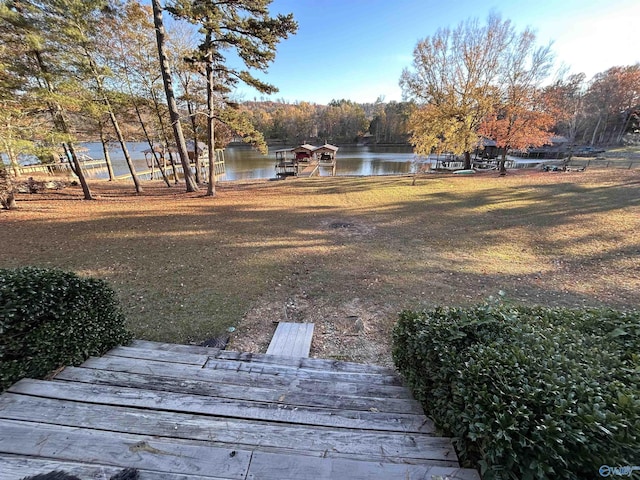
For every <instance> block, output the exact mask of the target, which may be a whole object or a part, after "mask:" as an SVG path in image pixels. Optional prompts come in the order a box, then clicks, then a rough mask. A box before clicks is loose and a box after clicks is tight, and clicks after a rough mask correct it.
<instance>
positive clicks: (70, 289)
mask: <svg viewBox="0 0 640 480" xmlns="http://www.w3.org/2000/svg"><path fill="white" fill-rule="evenodd" d="M124 324H125V320H124V316H123V314H122V312H121V311H120V308H119V306H118V302H117V299H116V295H115V293H114V291H113V290H112V289H111V288H109V286H108V285H107V284H106V283H105V282H104V281H103V280H97V279H93V278H80V277H78V276H77V275H75V274H74V273H67V272H63V271H60V270H52V269H42V268H34V267H26V268H20V269H15V270H4V269H0V391H2V390H4V389H5V388H7V387H8V386H9V385H11V384H12V383H13V382H15V381H17V380H18V379H20V378H22V377H32V378H33V377H35V378H42V377H44V376H46V375H47V374H49V373H50V372H51V371H52V370H55V369H56V368H58V367H60V366H63V365H69V364H79V363H81V362H82V361H84V360H85V359H86V358H87V357H88V356H90V355H101V354H103V353H104V352H105V351H107V350H108V349H109V348H112V347H114V346H115V345H118V344H126V343H128V342H129V341H130V340H131V338H132V337H131V334H130V333H129V332H127V331H126V329H125V326H124Z"/></svg>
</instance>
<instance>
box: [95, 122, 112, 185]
mask: <svg viewBox="0 0 640 480" xmlns="http://www.w3.org/2000/svg"><path fill="white" fill-rule="evenodd" d="M103 127H104V124H103V123H102V121H99V122H98V128H99V129H100V143H101V144H102V153H103V154H104V162H105V163H106V164H107V172H109V181H110V182H112V181H114V180H115V179H116V176H115V174H114V173H113V165H112V164H111V155H109V145H108V142H107V139H106V137H105V136H104V128H103Z"/></svg>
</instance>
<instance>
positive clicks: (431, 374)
mask: <svg viewBox="0 0 640 480" xmlns="http://www.w3.org/2000/svg"><path fill="white" fill-rule="evenodd" d="M639 347H640V313H639V312H631V313H624V312H619V311H614V310H595V309H594V310H589V309H583V310H569V309H560V308H558V309H554V308H542V307H522V306H506V305H502V304H484V305H480V306H476V307H472V308H435V309H433V310H430V311H425V312H421V313H418V312H411V311H404V312H402V313H401V314H400V319H399V321H398V323H397V325H396V327H395V330H394V349H393V356H394V361H395V363H396V366H397V367H398V369H399V370H400V372H401V373H402V374H403V376H404V377H405V379H406V380H407V382H408V384H409V385H410V387H411V388H412V389H413V392H414V395H415V396H416V398H417V399H418V400H419V401H421V402H422V404H423V406H424V408H425V411H426V412H427V414H428V415H429V416H431V417H432V418H433V420H434V421H435V422H436V424H437V425H438V426H439V428H441V429H442V430H443V432H444V433H445V434H446V435H450V436H452V437H454V443H455V444H456V447H457V449H458V452H459V454H460V458H461V460H462V461H463V462H464V463H465V464H466V465H467V466H471V467H476V468H479V469H480V472H481V474H482V477H483V478H484V479H552V478H553V479H558V478H561V479H575V478H596V477H598V470H599V468H600V466H602V465H610V466H626V465H637V461H638V457H637V455H638V452H640V396H639V392H640V355H639V352H640V348H639ZM634 462H635V463H634Z"/></svg>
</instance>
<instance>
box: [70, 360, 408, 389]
mask: <svg viewBox="0 0 640 480" xmlns="http://www.w3.org/2000/svg"><path fill="white" fill-rule="evenodd" d="M283 358H284V357H283ZM82 366H83V367H84V368H96V369H102V370H112V371H116V372H131V373H143V374H149V375H157V376H169V377H177V378H191V379H194V380H203V381H207V382H215V383H224V384H229V385H236V386H240V387H245V386H253V387H262V388H275V389H281V388H285V389H286V390H287V391H288V392H290V393H308V392H317V393H318V394H321V395H333V396H342V395H352V396H360V397H383V398H410V394H409V392H408V390H407V389H406V388H404V387H400V386H398V385H376V384H371V383H369V384H368V383H363V382H355V383H351V382H339V381H327V380H313V379H306V378H299V376H289V375H269V374H262V373H260V372H256V371H252V372H247V371H234V370H228V369H223V370H216V369H212V368H200V367H198V366H194V365H182V364H171V363H166V362H157V361H155V360H144V359H133V358H126V357H111V356H108V355H107V356H104V357H100V358H90V359H88V360H87V361H86V362H84V363H83V364H82Z"/></svg>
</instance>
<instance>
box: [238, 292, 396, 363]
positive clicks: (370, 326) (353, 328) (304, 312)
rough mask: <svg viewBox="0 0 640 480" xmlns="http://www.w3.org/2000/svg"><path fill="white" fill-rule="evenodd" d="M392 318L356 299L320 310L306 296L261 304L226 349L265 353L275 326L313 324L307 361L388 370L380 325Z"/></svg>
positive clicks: (319, 304)
mask: <svg viewBox="0 0 640 480" xmlns="http://www.w3.org/2000/svg"><path fill="white" fill-rule="evenodd" d="M280 297H282V296H281V295H280ZM394 315H395V312H393V309H392V308H390V306H388V305H365V304H364V302H363V301H362V300H361V299H360V298H353V299H352V300H350V301H347V302H344V303H340V304H336V305H329V304H323V303H322V302H321V301H318V299H314V298H310V297H309V295H307V294H306V293H298V294H294V295H290V296H287V297H286V298H284V299H283V298H279V299H278V300H275V299H263V301H261V302H258V303H257V304H256V306H254V307H253V308H252V309H251V310H250V311H249V312H247V314H246V315H245V317H244V319H243V321H242V324H241V327H240V328H239V329H238V330H237V331H236V332H235V333H234V335H233V336H232V339H231V343H230V345H229V349H230V350H235V351H241V352H253V353H260V352H265V351H266V349H267V347H268V346H269V342H270V341H271V337H272V336H273V333H274V332H275V329H276V327H277V324H278V322H281V321H282V322H298V323H313V324H315V327H314V333H313V341H312V343H311V352H310V356H311V357H318V358H332V359H336V360H346V361H352V362H359V363H372V364H378V365H385V366H389V367H391V366H393V361H392V359H391V354H390V352H389V346H388V343H389V335H390V332H389V331H388V329H387V328H385V327H384V326H383V325H384V324H385V323H386V322H385V320H387V319H388V318H390V316H391V317H393V316H394Z"/></svg>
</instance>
